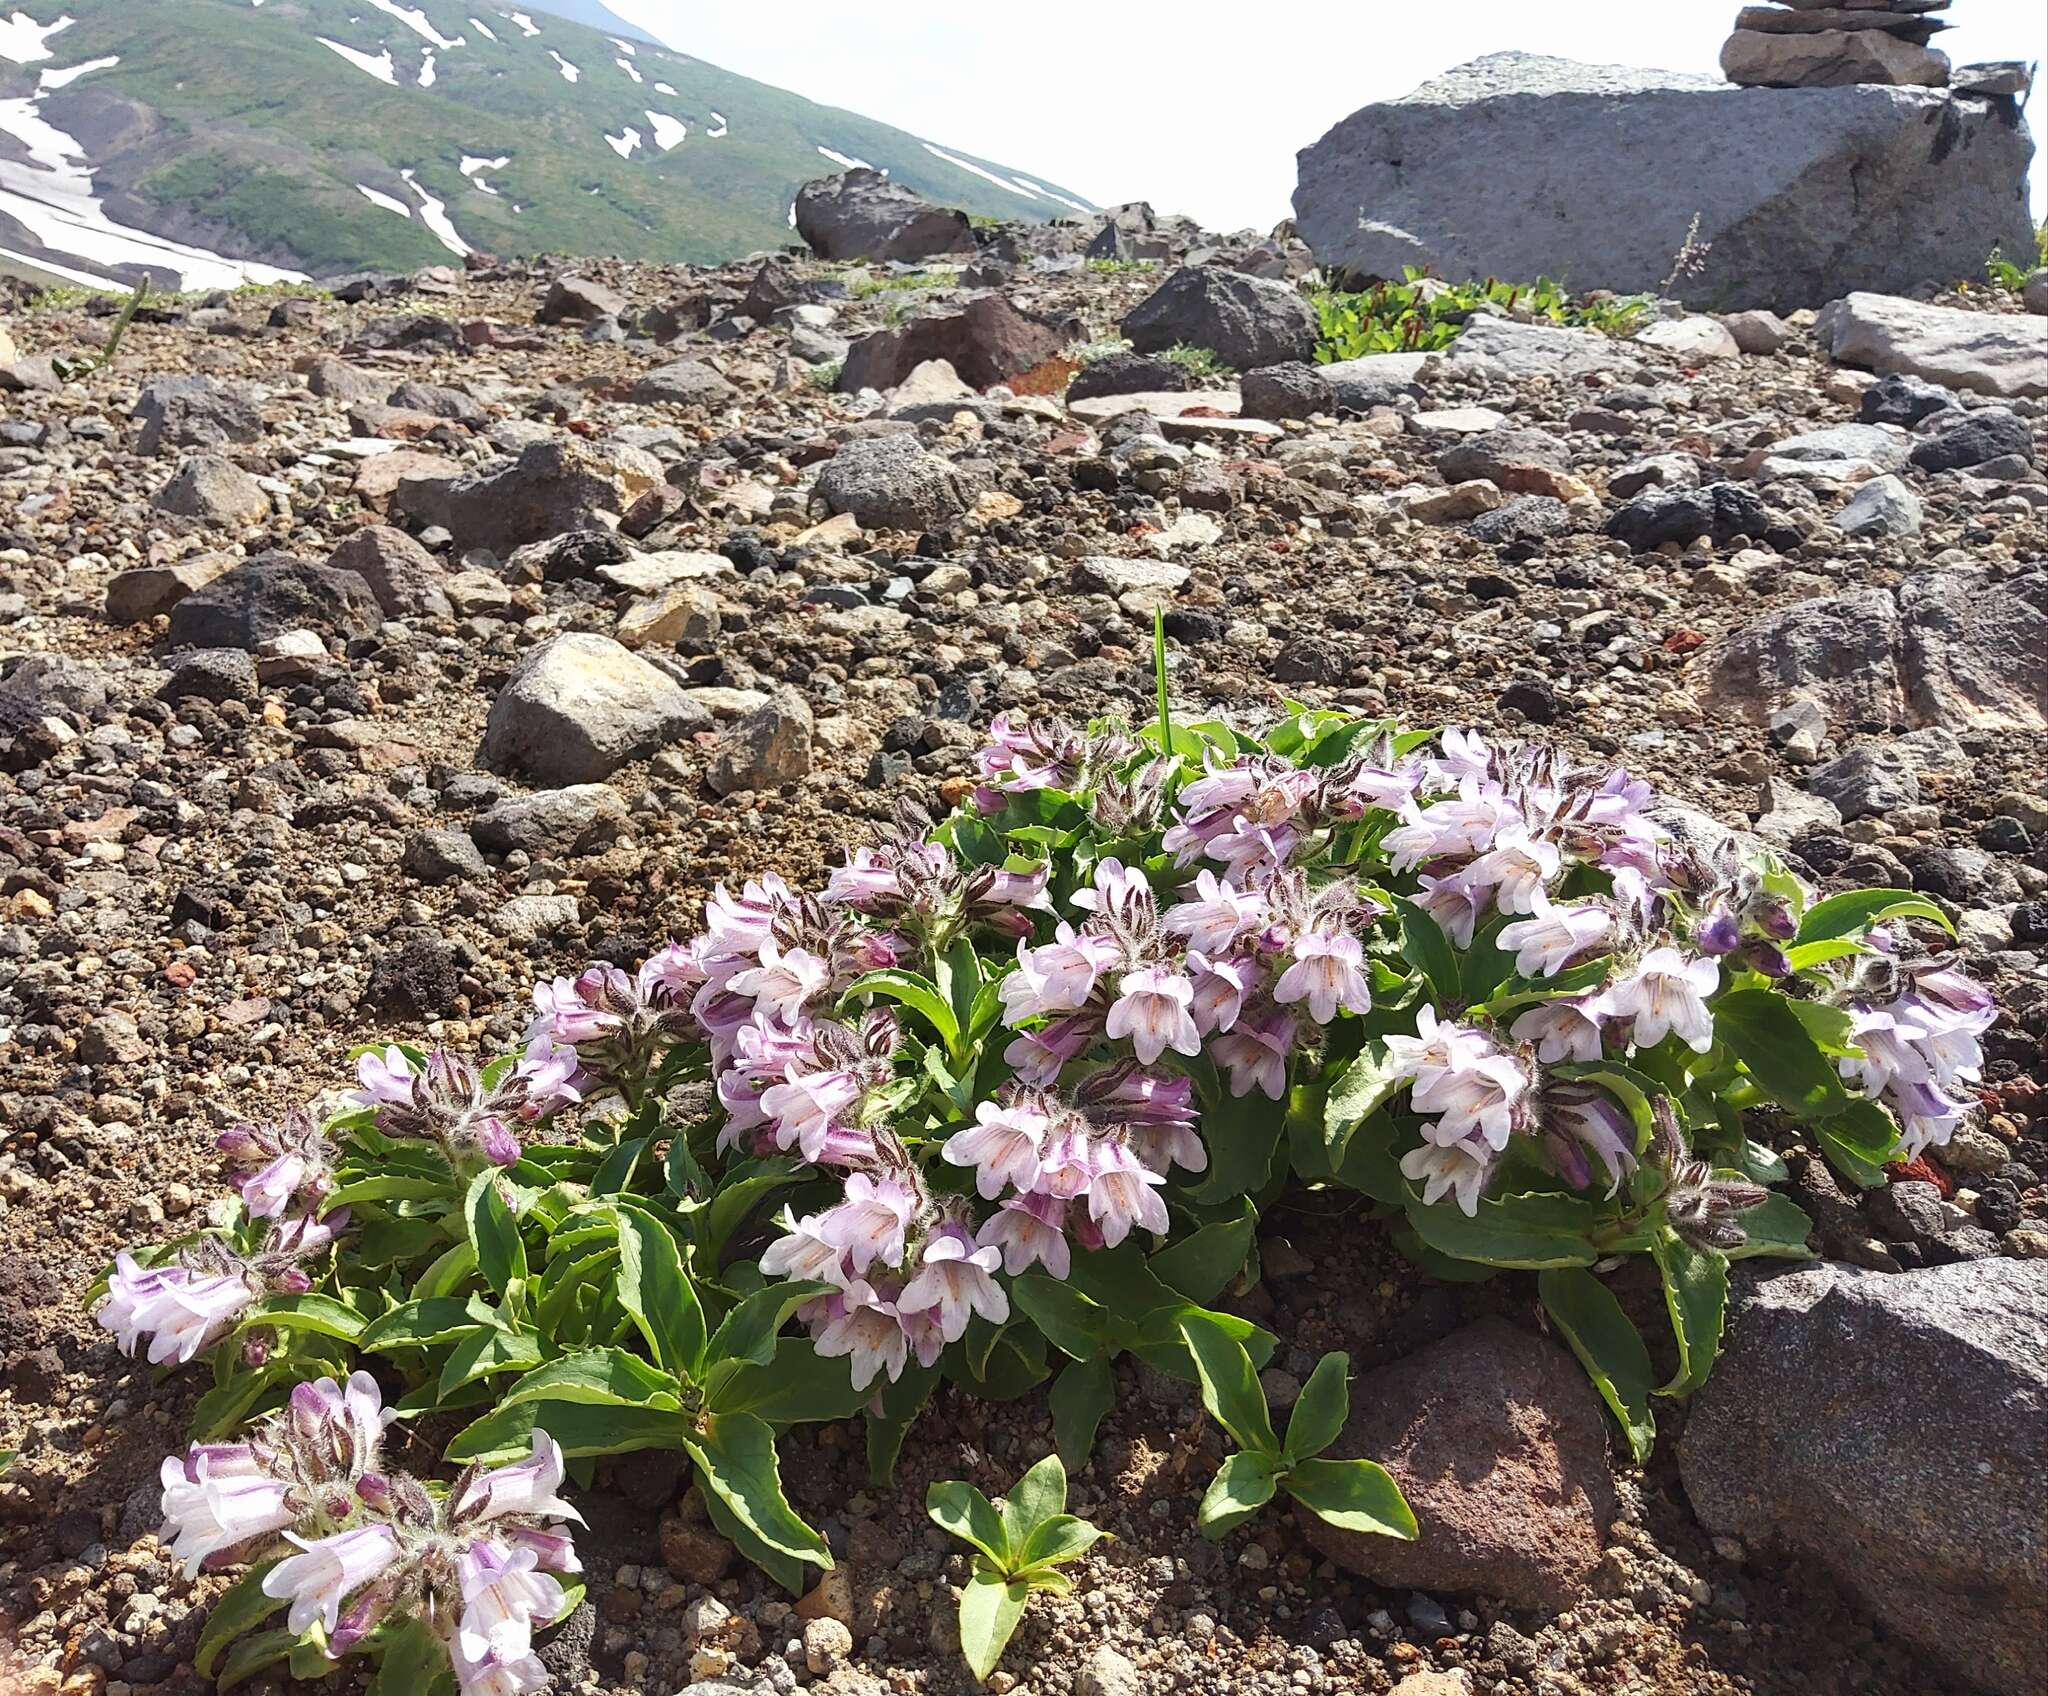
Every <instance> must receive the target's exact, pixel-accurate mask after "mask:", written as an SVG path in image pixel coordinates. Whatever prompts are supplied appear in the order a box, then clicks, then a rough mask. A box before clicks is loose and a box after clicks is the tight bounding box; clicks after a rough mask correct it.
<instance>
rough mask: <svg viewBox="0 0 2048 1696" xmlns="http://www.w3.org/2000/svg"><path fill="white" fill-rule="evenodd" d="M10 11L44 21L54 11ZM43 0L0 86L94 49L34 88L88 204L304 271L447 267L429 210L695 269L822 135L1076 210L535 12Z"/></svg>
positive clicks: (854, 155) (773, 234) (481, 226)
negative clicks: (18, 63) (36, 41)
mask: <svg viewBox="0 0 2048 1696" xmlns="http://www.w3.org/2000/svg"><path fill="white" fill-rule="evenodd" d="M26 3H27V4H28V5H31V6H34V7H35V9H36V11H37V12H38V13H42V12H45V11H47V12H48V13H49V14H50V17H52V18H54V17H55V16H56V15H57V9H56V0H26ZM62 11H63V13H66V14H68V15H70V16H71V17H73V18H74V19H75V20H76V22H75V23H73V24H72V25H70V26H69V27H67V28H65V29H63V30H62V31H61V32H60V33H57V34H54V35H52V36H50V37H49V38H48V46H49V49H50V51H51V53H52V54H53V55H54V58H53V59H52V60H51V61H50V62H49V64H48V65H39V66H23V67H21V68H20V69H18V70H17V69H16V68H15V67H13V66H7V65H0V71H4V72H6V73H7V75H6V76H5V78H0V81H4V82H5V83H6V84H7V85H8V86H6V87H0V93H11V92H14V91H15V90H16V89H19V88H21V87H22V86H23V84H24V82H25V81H26V80H27V79H29V78H32V77H33V76H34V75H35V74H37V73H39V72H41V73H45V74H47V72H48V71H49V70H50V69H51V68H53V67H54V68H56V69H58V70H59V71H60V72H61V71H62V70H63V69H64V68H67V67H74V66H79V65H82V64H85V63H87V62H89V61H95V60H105V59H112V60H114V61H115V62H114V63H112V64H107V65H101V66H99V67H97V68H94V69H92V70H90V71H87V72H85V73H83V74H80V75H78V76H77V77H76V78H75V79H73V80H68V81H64V82H63V83H62V84H61V86H55V87H49V85H47V84H46V85H45V86H46V87H47V88H48V92H45V93H43V94H42V95H41V97H40V100H39V102H38V105H39V107H40V110H41V112H42V113H43V115H44V116H45V117H46V118H48V120H49V121H51V122H53V123H56V124H57V125H59V127H61V128H62V129H64V130H65V131H66V132H67V133H68V134H70V135H73V136H76V137H78V138H80V139H81V143H82V145H83V146H84V148H85V149H86V151H87V152H88V156H89V157H90V158H91V160H92V163H93V166H94V170H95V180H96V186H97V188H98V190H99V192H100V193H101V194H103V195H104V196H106V198H107V202H108V205H109V208H110V210H112V211H114V212H115V213H116V214H117V215H119V216H122V217H124V218H126V219H127V220H128V221H129V222H131V223H139V224H142V225H144V226H146V227H148V228H150V229H152V230H155V231H158V232H159V233H167V234H171V235H174V236H176V237H177V238H178V239H180V240H183V241H188V242H194V243H199V244H202V245H206V246H210V247H214V248H216V249H217V250H219V251H221V252H223V253H228V254H233V255H237V256H240V257H245V258H250V259H260V260H264V261H267V262H270V263H273V264H280V265H288V266H293V267H295V268H299V269H303V270H306V271H310V272H312V273H314V274H315V275H319V274H323V273H327V274H331V273H334V272H337V271H342V270H351V269H358V268H376V267H391V268H403V267H409V266H415V265H420V264H426V263H432V262H435V261H437V260H439V261H446V260H448V259H450V258H451V257H452V252H453V249H452V248H451V246H450V244H449V242H448V241H447V240H446V239H444V238H445V235H446V224H445V223H444V224H443V235H442V236H437V235H436V234H435V232H434V229H433V228H432V227H431V226H430V222H429V220H430V219H432V220H433V221H435V222H441V221H442V220H441V219H439V218H438V217H437V216H436V214H437V213H438V211H439V209H438V208H436V207H433V206H430V205H429V204H427V202H428V200H429V198H431V199H432V200H434V201H438V202H441V203H443V205H444V206H445V220H446V222H447V223H452V226H453V230H454V231H455V232H456V235H457V237H458V238H459V241H460V242H461V243H463V244H466V245H468V246H471V247H474V248H477V249H480V250H483V251H487V252H491V253H497V254H502V255H519V254H530V253H537V252H548V251H555V252H568V253H579V254H598V253H603V254H619V255H623V256H626V257H632V258H646V259H670V260H689V261H700V262H703V261H714V260H719V259H724V258H730V257H732V256H734V255H737V254H742V253H746V252H749V251H752V250H755V249H758V248H765V247H774V246H779V245H782V244H784V243H786V242H788V241H789V240H791V239H792V238H791V234H790V228H789V210H790V206H791V203H792V201H793V200H794V197H795V194H796V191H797V188H798V187H799V185H801V184H802V183H803V182H805V181H807V180H808V179H810V178H813V177H817V176H820V175H824V174H827V173H829V172H832V171H836V170H839V169H841V168H842V165H841V163H840V162H837V161H835V159H834V158H832V157H830V156H828V154H827V152H826V151H824V150H827V149H829V150H830V154H832V155H838V156H841V158H842V159H847V160H859V161H862V162H864V163H868V164H872V165H875V166H878V167H881V168H883V169H886V170H888V171H889V172H890V173H891V175H892V176H893V177H894V178H895V179H896V180H897V181H899V182H902V183H904V184H906V185H908V186H909V187H911V188H914V189H916V190H918V191H919V192H920V193H923V194H925V195H927V196H928V197H930V198H931V199H933V200H935V201H938V202H940V203H943V204H948V205H955V206H960V207H964V208H966V209H967V210H968V211H969V212H972V213H977V214H983V215H988V216H993V217H1007V218H1033V217H1037V218H1044V217H1053V216H1060V215H1067V214H1071V213H1072V212H1074V211H1075V210H1076V209H1078V208H1082V207H1085V204H1086V203H1085V202H1083V201H1082V199H1081V197H1080V196H1078V195H1075V194H1073V193H1072V192H1071V191H1069V190H1066V189H1064V188H1061V187H1059V186H1058V185H1056V184H1047V183H1044V182H1043V181H1042V180H1041V179H1038V178H1035V177H1030V176H1028V175H1026V176H1023V177H1021V178H1020V176H1019V174H1018V172H1017V171H1016V170H1015V169H1013V168H1012V167H1009V166H1005V165H998V164H994V163H992V162H990V161H987V160H982V159H977V158H972V157H971V156H969V155H966V154H964V153H961V152H959V151H958V150H957V149H953V148H946V149H944V153H945V155H946V156H945V157H941V155H940V154H939V153H936V152H934V151H933V150H932V149H931V147H930V146H928V145H927V144H926V143H925V142H924V141H923V140H922V139H921V138H920V137H917V136H913V135H910V134H908V133H906V132H905V131H902V130H899V129H895V128H893V127H892V126H890V125H888V124H884V123H879V122H877V121H875V120H873V119H870V118H864V117H861V116H859V115H857V114H855V113H852V112H848V111H842V110H838V109H836V108H833V107H829V106H821V105H818V104H817V103H815V102H813V101H809V100H805V99H802V98H800V97H799V96H796V95H793V94H789V93H786V92H784V91H782V90H780V89H776V88H771V87H769V86H768V85H767V84H765V83H760V82H756V81H753V80H752V79H750V78H747V77H742V76H737V75H734V74H733V73H731V72H729V71H724V70H720V69H718V68H717V67H715V66H712V65H707V64H704V63H702V62H700V61H698V60H695V59H692V58H689V57H687V56H685V55H683V54H680V53H675V52H671V51H669V50H667V49H665V48H661V47H657V46H653V45H649V44H648V43H646V42H645V41H644V40H638V41H636V40H632V39H630V38H628V37H626V36H624V35H617V36H614V35H607V34H605V33H602V32H600V31H598V30H594V29H590V28H587V27H584V26H583V25H581V24H577V23H574V22H571V21H569V20H567V19H565V18H561V17H557V16H554V15H552V14H550V13H547V12H544V11H542V10H540V9H539V8H538V7H536V8H533V9H531V10H530V11H525V12H522V11H521V10H520V9H519V8H517V7H500V6H499V5H497V4H494V3H491V0H263V3H262V4H261V5H259V6H252V5H251V4H250V0H64V4H63V7H62ZM588 11H589V12H590V14H591V15H601V16H608V15H609V14H606V13H604V12H603V9H602V8H601V7H596V6H592V7H589V8H588ZM522 20H523V21H522ZM46 21H47V20H46ZM436 37H438V42H437V41H436V40H435V39H433V38H436ZM328 43H334V44H335V45H334V46H330V45H328ZM341 48H345V49H347V50H348V52H347V53H346V54H344V53H343V52H342V51H339V50H338V49H341ZM366 64H367V65H368V66H370V67H371V68H367V69H366V68H364V66H365V65H366ZM572 73H573V74H572ZM29 86H33V84H32V83H29ZM500 161H502V163H500ZM465 162H467V163H468V169H467V171H465ZM969 167H978V169H970V168H969ZM408 173H409V176H408ZM997 179H1000V181H999V180H997ZM364 190H370V191H374V193H375V194H376V195H378V196H381V197H383V199H382V200H381V201H380V200H374V199H372V198H371V197H370V196H369V195H367V194H366V193H365V192H363V191H364ZM394 203H395V204H394ZM401 206H402V207H404V208H405V209H406V215H401V213H400V211H399V207H401Z"/></svg>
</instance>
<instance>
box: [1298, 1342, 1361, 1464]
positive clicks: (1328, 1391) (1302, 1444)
mask: <svg viewBox="0 0 2048 1696" xmlns="http://www.w3.org/2000/svg"><path fill="white" fill-rule="evenodd" d="M1350 1375H1351V1357H1350V1356H1349V1355H1348V1354H1344V1353H1342V1352H1332V1353H1330V1354H1326V1355H1324V1356H1323V1358H1322V1359H1321V1360H1319V1361H1317V1362H1316V1369H1315V1371H1313V1372H1311V1373H1310V1374H1309V1375H1308V1382H1307V1383H1306V1384H1304V1385H1302V1387H1301V1395H1300V1397H1299V1398H1298V1399H1297V1400H1296V1402H1295V1404H1294V1411H1293V1412H1292V1413H1290V1414H1289V1415H1288V1416H1287V1453H1288V1455H1289V1457H1290V1458H1291V1459H1294V1460H1297V1461H1302V1460H1307V1459H1308V1458H1309V1456H1311V1455H1319V1454H1321V1453H1322V1452H1323V1450H1325V1449H1327V1448H1328V1447H1329V1446H1330V1445H1331V1444H1332V1443H1334V1442H1335V1441H1336V1440H1337V1437H1338V1434H1339V1433H1340V1432H1342V1431H1343V1429H1344V1421H1345V1419H1346V1418H1347V1417H1348V1416H1349V1414H1350V1412H1351V1385H1350V1382H1349V1379H1350Z"/></svg>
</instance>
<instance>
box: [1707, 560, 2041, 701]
mask: <svg viewBox="0 0 2048 1696" xmlns="http://www.w3.org/2000/svg"><path fill="white" fill-rule="evenodd" d="M1691 670H1692V672H1693V674H1694V675H1695V676H1696V677H1697V678H1698V679H1699V681H1698V682H1696V683H1695V684H1693V685H1692V688H1693V692H1694V694H1695V696H1696V697H1697V698H1698V700H1699V702H1700V705H1701V706H1702V707H1704V708H1705V709H1706V710H1707V711H1708V712H1710V713H1720V714H1726V715H1728V716H1730V717H1734V718H1738V719H1741V720H1743V721H1744V722H1746V723H1750V724H1767V723H1769V722H1770V717H1771V715H1772V714H1773V713H1774V712H1776V711H1778V710H1779V709H1780V708H1782V707H1784V706H1786V705H1787V704H1788V703H1790V702H1793V701H1800V700H1805V701H1813V702H1815V703H1817V704H1818V705H1820V706H1821V707H1822V708H1823V709H1824V710H1825V711H1826V713H1827V714H1828V717H1829V718H1830V719H1831V720H1832V721H1833V722H1835V723H1837V724H1854V723H1858V722H1862V721H1871V722H1875V723H1879V724H1882V725H1884V726H1885V727H1886V728H1888V729H1892V730H1905V729H1910V728H1912V727H1913V726H1916V725H1946V726H1948V727H1950V728H1958V727H1962V726H1969V727H1972V728H1975V729H1981V730H2021V731H2038V730H2043V729H2048V572H2040V571H2036V572H2030V573H2028V574H2027V575H2026V576H2023V577H2013V578H2008V579H2006V580H2005V581H2004V582H2002V583H1991V582H1988V581H1986V580H1985V579H1983V578H1981V577H1977V576H1975V575H1972V574H1970V573H1966V572H1958V571H1933V572H1925V573H1922V574H1921V575H1919V576H1917V577H1909V578H1907V579H1906V581H1905V582H1903V583H1902V584H1900V585H1899V587H1898V588H1897V589H1896V590H1891V589H1862V590H1857V591H1855V592H1853V593H1851V594H1847V595H1830V596H1823V597H1821V598H1819V599H1816V600H1811V601H1800V602H1798V603H1797V604H1796V605H1793V606H1789V607H1784V608H1781V609H1780V610H1778V611H1776V612H1772V613H1768V614H1766V615H1765V616H1764V617H1762V618H1760V619H1758V620H1756V621H1755V622H1754V623H1752V624H1748V625H1745V626H1743V627H1742V628H1741V629H1740V630H1738V631H1736V632H1735V633H1734V635H1732V636H1731V637H1729V638H1728V639H1727V640H1726V641H1725V642H1724V643H1722V644H1721V645H1720V646H1719V647H1718V648H1714V649H1708V650H1704V651H1703V652H1702V654H1701V656H1700V657H1699V658H1698V659H1696V660H1695V661H1694V662H1693V665H1692V667H1691Z"/></svg>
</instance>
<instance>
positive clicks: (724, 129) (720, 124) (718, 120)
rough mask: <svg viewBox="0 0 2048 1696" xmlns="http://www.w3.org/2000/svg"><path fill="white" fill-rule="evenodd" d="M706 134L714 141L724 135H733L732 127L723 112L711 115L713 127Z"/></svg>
mask: <svg viewBox="0 0 2048 1696" xmlns="http://www.w3.org/2000/svg"><path fill="white" fill-rule="evenodd" d="M704 133H705V134H706V135H707V136H709V137H710V138H711V139H712V140H713V141H716V140H717V139H718V138H719V137H720V136H722V135H730V134H732V126H731V125H730V124H728V123H727V122H726V121H725V114H724V113H723V112H713V113H712V114H711V127H710V128H709V129H708V130H706V131H705V132H704Z"/></svg>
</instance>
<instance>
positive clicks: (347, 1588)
mask: <svg viewBox="0 0 2048 1696" xmlns="http://www.w3.org/2000/svg"><path fill="white" fill-rule="evenodd" d="M285 1538H286V1540H287V1541H288V1542H291V1543H295V1544H296V1545H297V1546H298V1547H299V1548H300V1549H302V1550H304V1551H305V1552H304V1553H303V1554H297V1555H290V1556H287V1557H286V1558H285V1559H284V1560H281V1561H279V1562H278V1563H277V1565H276V1566H274V1567H272V1568H271V1569H270V1571H269V1572H267V1573H266V1574H264V1578H263V1594H264V1595H266V1596H269V1597H272V1598H273V1599H275V1600H277V1601H280V1602H289V1603H290V1604H291V1609H290V1611H289V1612H288V1613H287V1614H286V1615H285V1624H286V1625H287V1627H289V1628H290V1630H292V1631H293V1632H294V1633H302V1632H304V1631H306V1630H307V1629H308V1628H309V1627H310V1626H311V1625H312V1624H313V1622H314V1621H315V1620H319V1621H320V1622H321V1624H322V1625H323V1626H324V1627H325V1628H326V1629H327V1630H328V1631H330V1632H331V1631H333V1630H334V1627H335V1623H336V1621H337V1620H339V1619H340V1617H341V1604H342V1603H343V1602H345V1601H347V1600H348V1598H349V1597H350V1596H352V1595H353V1594H355V1592H356V1591H358V1590H360V1589H361V1588H362V1587H363V1586H364V1585H365V1584H368V1583H369V1582H370V1581H371V1580H372V1579H375V1578H378V1577H381V1576H382V1575H383V1573H384V1572H385V1571H386V1569H388V1568H389V1567H390V1565H391V1564H392V1562H394V1561H395V1560H397V1559H398V1554H399V1544H398V1536H397V1533H395V1532H394V1531H393V1530H392V1529H391V1527H390V1526H388V1525H362V1526H358V1527H356V1528H355V1529H354V1530H352V1531H337V1532H336V1533H335V1534H334V1535H333V1536H331V1537H320V1538H316V1539H314V1540H312V1541H310V1542H309V1541H307V1539H305V1538H303V1537H301V1536H299V1535H298V1534H297V1533H296V1532H292V1531H287V1532H286V1533H285Z"/></svg>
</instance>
